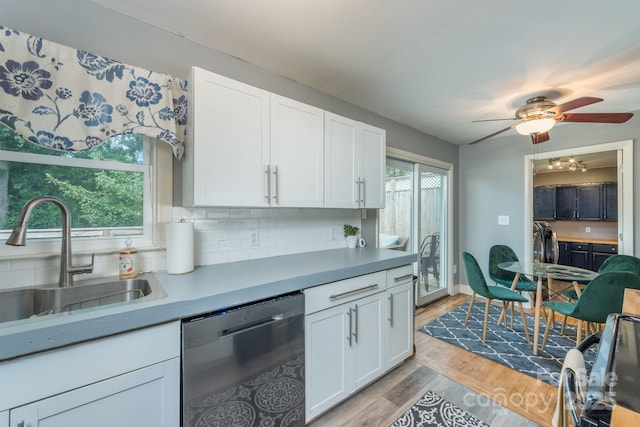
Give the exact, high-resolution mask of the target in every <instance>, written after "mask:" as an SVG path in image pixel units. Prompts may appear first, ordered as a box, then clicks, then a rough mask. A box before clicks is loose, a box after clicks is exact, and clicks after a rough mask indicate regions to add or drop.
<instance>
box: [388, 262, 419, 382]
mask: <svg viewBox="0 0 640 427" xmlns="http://www.w3.org/2000/svg"><path fill="white" fill-rule="evenodd" d="M413 297H414V292H413V266H412V265H405V266H402V267H398V268H394V269H391V270H387V294H386V298H387V318H386V322H385V334H386V337H387V346H386V349H385V350H386V353H385V364H386V366H387V369H391V368H393V367H394V366H396V365H398V364H400V363H402V362H403V361H404V360H405V359H406V358H407V357H409V356H411V355H412V354H413V333H414V329H415V328H414V325H415V305H414V302H413Z"/></svg>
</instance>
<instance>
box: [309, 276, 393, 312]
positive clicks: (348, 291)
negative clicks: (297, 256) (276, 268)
mask: <svg viewBox="0 0 640 427" xmlns="http://www.w3.org/2000/svg"><path fill="white" fill-rule="evenodd" d="M386 274H387V272H386V271H378V272H377V273H371V274H365V275H364V276H358V277H353V278H351V279H346V280H340V281H339V282H333V283H329V284H327V285H321V286H315V287H313V288H308V289H305V290H304V294H305V298H304V301H305V303H304V304H305V311H304V313H305V314H310V313H315V312H316V311H319V310H324V309H326V308H329V307H334V306H336V305H340V304H344V303H346V302H349V301H353V300H355V299H358V298H362V297H364V296H367V295H372V294H375V293H377V292H380V291H384V290H385V289H386V288H387V285H386V283H387V276H386Z"/></svg>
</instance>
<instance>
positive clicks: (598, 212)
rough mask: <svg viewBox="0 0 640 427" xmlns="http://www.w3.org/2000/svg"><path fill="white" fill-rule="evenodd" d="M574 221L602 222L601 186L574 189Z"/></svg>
mask: <svg viewBox="0 0 640 427" xmlns="http://www.w3.org/2000/svg"><path fill="white" fill-rule="evenodd" d="M576 219H577V220H582V221H600V220H602V186H600V185H588V186H578V187H576Z"/></svg>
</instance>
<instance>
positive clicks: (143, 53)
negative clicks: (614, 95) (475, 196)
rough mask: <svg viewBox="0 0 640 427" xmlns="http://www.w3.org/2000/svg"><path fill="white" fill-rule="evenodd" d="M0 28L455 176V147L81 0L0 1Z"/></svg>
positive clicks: (370, 222) (367, 226)
mask: <svg viewBox="0 0 640 427" xmlns="http://www.w3.org/2000/svg"><path fill="white" fill-rule="evenodd" d="M150 4H153V3H152V2H150ZM176 19H179V18H176ZM0 25H4V26H6V27H9V28H12V29H15V30H19V31H24V32H27V33H30V34H32V35H36V36H40V37H43V38H46V39H48V40H51V41H55V42H58V43H61V44H64V45H67V46H71V47H74V48H78V49H84V50H87V51H90V52H92V53H96V54H99V55H103V56H107V57H110V58H112V59H115V60H118V61H121V62H125V63H128V64H131V65H136V66H141V67H144V68H148V69H150V70H153V71H157V72H161V73H168V74H171V75H174V76H178V77H184V78H186V77H187V75H188V73H189V69H190V68H191V66H193V65H195V66H199V67H202V68H205V69H207V70H210V71H213V72H216V73H218V74H222V75H225V76H228V77H230V78H233V79H235V80H239V81H242V82H245V83H248V84H251V85H254V86H257V87H260V88H263V89H265V90H268V91H270V92H275V93H278V94H281V95H283V96H286V97H289V98H293V99H297V100H299V101H301V102H305V103H308V104H311V105H315V106H317V107H320V108H323V109H325V110H328V111H332V112H334V113H336V114H340V115H343V116H346V117H350V118H352V119H355V120H359V121H362V122H366V123H369V124H372V125H374V126H378V127H381V128H384V129H386V131H387V145H388V146H391V147H395V148H398V149H401V150H405V151H409V152H412V153H416V154H420V155H423V156H428V157H431V158H434V159H438V160H442V161H446V162H449V163H452V164H454V167H455V171H457V170H458V168H457V165H458V146H456V145H453V144H450V143H447V142H444V141H442V140H439V139H437V138H434V137H431V136H429V135H425V134H423V133H421V132H419V131H417V130H415V129H412V128H409V127H407V126H404V125H401V124H399V123H397V122H394V121H391V120H388V119H386V118H384V117H380V116H378V115H375V114H373V113H371V112H369V111H366V110H363V109H361V108H358V107H356V106H354V105H351V104H348V103H346V102H343V101H341V100H339V99H337V98H334V97H331V96H328V95H325V94H323V93H321V92H318V91H316V90H314V89H311V88H308V87H305V86H302V85H300V84H298V83H296V82H294V81H292V80H289V79H287V78H284V77H281V76H278V75H275V74H272V73H269V72H267V71H265V70H263V69H260V68H258V67H256V66H253V65H251V64H248V63H246V62H244V61H242V60H239V59H237V58H234V57H231V56H227V55H224V54H222V53H219V52H216V51H212V50H210V49H207V48H205V47H203V46H202V45H199V44H197V43H194V42H191V41H189V40H186V39H184V38H182V37H180V36H178V35H176V34H173V33H169V32H166V31H162V30H160V29H158V28H156V27H153V26H151V25H149V24H145V23H142V22H139V21H136V20H134V19H132V18H129V17H126V16H124V15H121V14H118V13H115V12H113V11H111V10H108V9H105V8H103V7H101V6H99V5H97V4H95V3H92V2H89V1H86V0H56V1H51V0H2V2H1V3H0ZM185 25H188V23H185ZM457 191H458V179H457V176H456V177H455V179H454V194H457ZM371 213H373V215H371V214H370V213H369V214H368V215H367V217H368V219H367V220H366V221H365V224H363V229H364V230H366V231H367V234H369V233H373V232H372V230H374V224H375V213H376V212H375V211H374V212H371ZM453 214H454V218H456V223H455V224H454V230H457V229H458V224H457V218H458V214H457V206H456V207H454V213H453ZM454 234H455V235H454V236H453V244H454V251H455V253H457V252H458V247H457V233H454ZM374 237H375V236H374V235H373V234H371V235H365V238H366V239H367V240H368V241H374ZM454 262H456V261H455V260H454Z"/></svg>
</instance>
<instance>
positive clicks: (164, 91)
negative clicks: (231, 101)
mask: <svg viewBox="0 0 640 427" xmlns="http://www.w3.org/2000/svg"><path fill="white" fill-rule="evenodd" d="M0 123H2V124H4V125H6V126H8V127H10V128H11V129H13V130H14V131H15V132H17V133H18V134H20V135H21V136H22V137H23V138H25V139H26V140H28V141H30V142H33V143H35V144H39V145H42V146H45V147H47V148H51V149H55V150H63V151H81V150H87V149H90V148H92V147H95V146H97V145H99V144H101V143H102V142H103V141H105V140H107V139H109V138H110V137H112V136H113V135H117V134H121V133H139V134H143V135H147V136H151V137H154V138H157V139H160V140H162V141H165V142H168V143H169V144H171V146H172V148H173V153H174V155H175V156H176V157H177V158H178V159H180V158H181V157H182V154H183V153H184V140H185V134H186V124H187V85H186V80H182V79H178V78H174V77H172V76H169V75H166V74H159V73H155V72H153V71H149V70H145V69H143V68H140V67H134V66H131V65H127V64H123V63H121V62H117V61H113V60H111V59H108V58H105V57H102V56H98V55H94V54H92V53H89V52H85V51H82V50H78V49H72V48H70V47H66V46H63V45H60V44H57V43H54V42H50V41H47V40H44V39H42V38H40V37H35V36H32V35H29V34H25V33H22V32H19V31H15V30H11V29H9V28H6V27H3V26H0Z"/></svg>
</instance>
